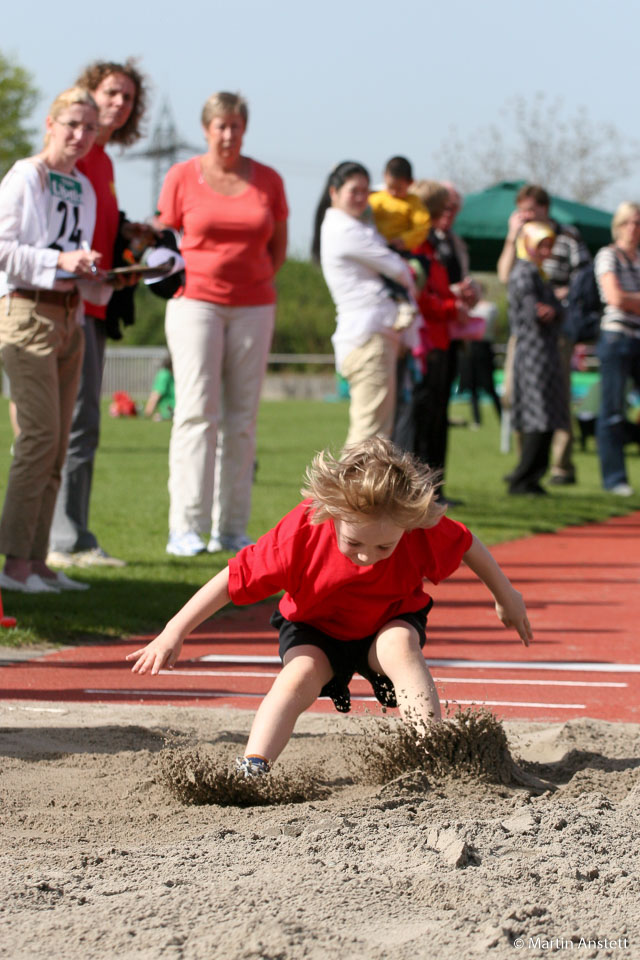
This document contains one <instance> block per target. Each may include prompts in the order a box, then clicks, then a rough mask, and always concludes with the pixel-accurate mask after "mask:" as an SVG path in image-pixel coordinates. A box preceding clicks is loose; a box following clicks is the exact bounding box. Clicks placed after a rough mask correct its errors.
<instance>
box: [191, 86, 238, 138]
mask: <svg viewBox="0 0 640 960" xmlns="http://www.w3.org/2000/svg"><path fill="white" fill-rule="evenodd" d="M230 113H237V114H239V116H241V117H242V119H243V120H244V125H245V127H246V126H247V124H248V123H249V106H248V104H247V101H246V100H245V98H244V97H243V96H241V94H239V93H226V92H225V91H224V90H221V91H220V92H219V93H212V94H211V96H210V97H209V99H208V100H207V102H206V103H205V105H204V107H203V108H202V113H201V115H200V120H201V121H202V126H203V127H204V128H205V129H206V128H207V127H208V126H209V124H210V123H211V121H212V120H213V118H214V117H226V116H227V114H230Z"/></svg>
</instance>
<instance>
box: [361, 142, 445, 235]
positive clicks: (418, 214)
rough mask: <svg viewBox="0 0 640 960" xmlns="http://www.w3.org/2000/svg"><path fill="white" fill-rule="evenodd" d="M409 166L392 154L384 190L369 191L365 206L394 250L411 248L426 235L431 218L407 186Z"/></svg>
mask: <svg viewBox="0 0 640 960" xmlns="http://www.w3.org/2000/svg"><path fill="white" fill-rule="evenodd" d="M412 183H413V170H412V168H411V164H410V162H409V161H408V160H407V159H406V157H392V158H391V160H389V162H388V163H387V165H386V167H385V171H384V184H385V189H384V190H377V191H376V192H375V193H371V194H369V206H370V207H371V211H372V213H373V219H374V222H375V225H376V228H377V229H378V232H379V233H381V234H382V236H383V237H384V238H385V240H386V241H387V243H388V244H389V246H390V247H393V248H394V250H398V251H404V250H407V251H409V250H415V248H416V247H419V246H420V244H421V243H424V241H425V240H426V239H427V234H428V233H429V227H430V226H431V218H430V216H429V213H428V211H427V210H426V208H425V207H424V206H423V205H422V202H421V200H420V199H419V197H417V196H416V195H415V194H413V193H409V187H410V186H411V184H412Z"/></svg>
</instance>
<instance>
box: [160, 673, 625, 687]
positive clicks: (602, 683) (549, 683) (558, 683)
mask: <svg viewBox="0 0 640 960" xmlns="http://www.w3.org/2000/svg"><path fill="white" fill-rule="evenodd" d="M159 676H161V677H170V676H174V677H277V676H278V672H277V671H275V670H160V671H159ZM355 676H356V678H357V679H360V680H362V679H364V678H363V677H361V676H360V674H359V673H357V674H356V675H355ZM433 679H434V680H437V681H438V683H484V684H505V685H508V686H514V687H515V686H538V687H580V688H584V687H628V684H627V683H622V682H620V683H619V682H617V681H615V680H498V679H496V678H493V677H492V678H490V679H482V678H478V677H439V676H437V675H436V674H434V677H433Z"/></svg>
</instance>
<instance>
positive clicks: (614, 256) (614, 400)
mask: <svg viewBox="0 0 640 960" xmlns="http://www.w3.org/2000/svg"><path fill="white" fill-rule="evenodd" d="M611 233H612V236H613V244H612V245H611V246H609V247H603V248H602V250H600V251H598V254H597V256H596V261H595V272H596V277H597V280H598V286H599V288H600V295H601V297H602V299H603V301H604V302H605V304H606V306H605V308H604V314H603V317H602V322H601V334H600V339H599V340H598V347H597V350H598V358H599V360H600V380H601V404H600V413H599V415H598V419H597V423H596V437H597V441H598V455H599V457H600V469H601V472H602V483H603V486H604V488H605V490H609V491H610V492H611V493H614V494H616V495H617V496H620V497H630V496H631V495H632V494H633V489H632V487H631V485H630V484H629V480H628V477H627V469H626V465H625V460H624V444H625V442H626V440H627V438H628V433H627V429H626V413H625V411H626V406H627V389H628V385H627V381H628V380H629V378H630V379H631V380H632V381H633V382H634V383H635V385H636V387H638V388H639V389H640V255H639V253H638V247H639V245H640V204H637V203H621V204H620V206H619V207H618V209H617V210H616V212H615V214H614V216H613V220H612V223H611Z"/></svg>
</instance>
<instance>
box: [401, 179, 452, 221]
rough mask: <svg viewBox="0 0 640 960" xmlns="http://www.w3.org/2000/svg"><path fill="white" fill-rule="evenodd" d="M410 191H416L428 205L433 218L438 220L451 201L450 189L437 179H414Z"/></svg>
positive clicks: (424, 205) (425, 204) (424, 204)
mask: <svg viewBox="0 0 640 960" xmlns="http://www.w3.org/2000/svg"><path fill="white" fill-rule="evenodd" d="M409 193H415V195H416V196H417V197H418V199H419V200H420V201H421V203H422V205H423V207H426V208H427V210H428V211H429V213H430V215H431V219H432V220H437V219H438V217H441V216H442V214H443V213H444V208H445V207H446V206H447V204H448V203H449V189H448V187H445V185H444V184H443V183H438V181H437V180H414V182H413V183H412V184H411V186H410V187H409Z"/></svg>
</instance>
